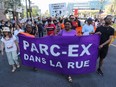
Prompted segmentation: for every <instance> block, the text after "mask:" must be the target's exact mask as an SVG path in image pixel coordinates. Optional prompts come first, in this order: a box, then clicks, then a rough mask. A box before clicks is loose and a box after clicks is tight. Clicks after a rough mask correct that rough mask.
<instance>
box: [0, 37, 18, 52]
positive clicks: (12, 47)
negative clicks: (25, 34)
mask: <svg viewBox="0 0 116 87" xmlns="http://www.w3.org/2000/svg"><path fill="white" fill-rule="evenodd" d="M15 40H16V37H15V36H13V37H12V38H10V39H9V40H6V39H4V38H3V37H2V39H1V41H2V42H3V43H4V45H5V51H6V52H12V51H16V50H17V47H16V44H15Z"/></svg>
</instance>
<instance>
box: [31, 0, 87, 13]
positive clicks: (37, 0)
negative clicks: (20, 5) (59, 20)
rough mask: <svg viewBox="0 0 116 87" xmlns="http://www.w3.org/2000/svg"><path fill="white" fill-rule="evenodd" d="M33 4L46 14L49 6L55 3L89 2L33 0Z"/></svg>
mask: <svg viewBox="0 0 116 87" xmlns="http://www.w3.org/2000/svg"><path fill="white" fill-rule="evenodd" d="M31 1H32V3H33V4H35V5H37V6H39V9H41V12H42V13H44V12H45V11H46V10H49V4H53V3H64V2H66V3H68V2H80V1H81V2H87V1H89V0H79V1H78V0H31Z"/></svg>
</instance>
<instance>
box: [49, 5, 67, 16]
mask: <svg viewBox="0 0 116 87" xmlns="http://www.w3.org/2000/svg"><path fill="white" fill-rule="evenodd" d="M49 11H50V16H51V17H62V16H65V15H66V3H55V4H49Z"/></svg>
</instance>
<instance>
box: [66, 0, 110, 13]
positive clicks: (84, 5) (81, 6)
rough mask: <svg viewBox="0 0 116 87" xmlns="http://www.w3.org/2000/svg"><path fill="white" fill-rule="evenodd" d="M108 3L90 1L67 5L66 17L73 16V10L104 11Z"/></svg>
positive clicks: (105, 1) (96, 0)
mask: <svg viewBox="0 0 116 87" xmlns="http://www.w3.org/2000/svg"><path fill="white" fill-rule="evenodd" d="M108 3H109V1H108V0H104V1H103V2H100V0H90V1H88V2H77V3H68V6H67V9H68V15H70V14H73V11H74V9H78V10H98V11H99V10H104V9H105V6H106V5H107V4H108Z"/></svg>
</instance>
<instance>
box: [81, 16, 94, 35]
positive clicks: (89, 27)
mask: <svg viewBox="0 0 116 87" xmlns="http://www.w3.org/2000/svg"><path fill="white" fill-rule="evenodd" d="M92 22H93V20H92V19H91V18H88V19H87V24H85V25H84V26H83V28H82V33H83V35H90V34H93V33H94V32H95V30H94V26H93V25H92Z"/></svg>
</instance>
